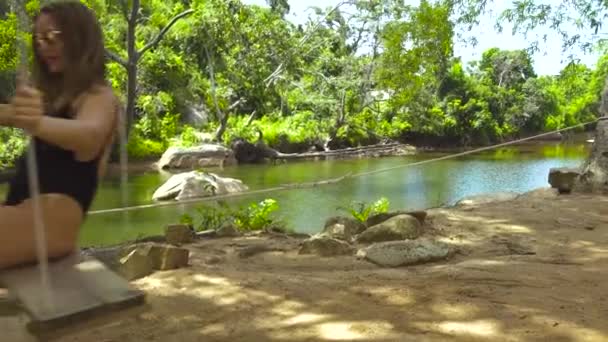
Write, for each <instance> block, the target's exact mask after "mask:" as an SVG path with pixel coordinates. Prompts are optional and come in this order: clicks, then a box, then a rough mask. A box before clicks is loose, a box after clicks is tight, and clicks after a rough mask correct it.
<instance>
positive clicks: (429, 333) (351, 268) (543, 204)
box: [59, 192, 608, 342]
mask: <svg viewBox="0 0 608 342" xmlns="http://www.w3.org/2000/svg"><path fill="white" fill-rule="evenodd" d="M543 194H544V195H543ZM428 214H429V216H428V217H427V224H426V225H427V233H426V234H427V235H432V236H436V238H437V239H441V240H442V241H446V242H449V243H451V244H454V245H455V246H456V247H457V248H458V250H459V252H458V253H456V255H454V256H453V257H452V258H451V259H450V260H448V261H442V262H435V263H431V264H424V265H417V266H409V267H400V268H380V267H378V266H376V265H373V264H371V263H369V262H366V261H363V260H357V259H356V257H355V256H343V257H334V258H321V257H316V256H303V255H298V253H297V246H298V243H299V241H300V240H298V239H297V238H293V237H289V238H288V237H284V236H257V237H242V238H234V239H230V238H225V239H214V240H207V241H200V242H197V243H196V244H193V245H190V246H188V248H190V249H191V251H192V254H191V264H192V265H191V267H189V268H186V269H181V270H176V271H165V272H157V273H155V274H153V275H151V276H149V277H146V278H143V279H139V280H137V281H135V282H134V283H133V284H134V285H135V286H136V287H138V288H140V289H142V290H145V291H146V293H147V296H148V297H147V305H146V306H145V307H143V308H139V309H137V311H133V312H125V313H122V314H119V315H117V316H114V321H112V322H104V323H103V324H98V325H96V326H94V327H88V328H82V329H75V330H74V331H72V332H71V333H69V334H67V335H64V336H63V337H62V338H60V339H59V341H70V342H74V341H83V342H84V341H87V342H88V341H98V342H127V341H167V342H170V341H206V342H211V341H230V342H237V341H276V342H279V341H285V342H287V341H291V342H299V341H379V342H385V341H386V342H388V341H417V342H426V341H467V342H473V341H518V342H519V341H552V342H560V341H581V342H582V341H608V323H607V322H608V321H607V320H608V287H607V286H608V285H607V283H608V197H602V196H592V195H578V194H577V195H563V196H559V197H556V196H549V195H547V193H546V192H540V193H537V194H536V195H529V196H524V197H521V198H519V199H517V200H514V201H509V202H502V203H490V204H483V205H479V206H472V207H455V208H441V209H432V210H429V211H428ZM260 245H263V246H265V247H266V248H268V247H271V248H274V249H276V250H274V251H271V252H265V253H259V254H255V255H249V254H248V253H247V251H252V250H255V249H256V248H257V247H251V246H260ZM243 251H245V252H243Z"/></svg>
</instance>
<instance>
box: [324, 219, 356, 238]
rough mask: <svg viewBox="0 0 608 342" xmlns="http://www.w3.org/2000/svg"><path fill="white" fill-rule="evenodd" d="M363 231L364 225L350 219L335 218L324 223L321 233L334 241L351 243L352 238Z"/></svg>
mask: <svg viewBox="0 0 608 342" xmlns="http://www.w3.org/2000/svg"><path fill="white" fill-rule="evenodd" d="M364 230H365V225H364V224H363V223H361V222H359V221H358V220H356V219H354V218H351V217H343V216H335V217H330V218H328V219H327V220H326V221H325V226H324V228H323V233H325V234H326V235H329V236H331V237H334V238H336V239H340V240H344V241H351V240H352V238H353V236H355V235H357V234H359V233H361V232H362V231H364Z"/></svg>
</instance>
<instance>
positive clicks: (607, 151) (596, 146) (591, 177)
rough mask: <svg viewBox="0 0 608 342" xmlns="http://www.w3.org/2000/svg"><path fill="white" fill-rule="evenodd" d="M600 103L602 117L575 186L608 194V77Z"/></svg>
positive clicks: (580, 189) (583, 189) (577, 188)
mask: <svg viewBox="0 0 608 342" xmlns="http://www.w3.org/2000/svg"><path fill="white" fill-rule="evenodd" d="M600 103H601V105H600V113H601V115H602V118H601V119H600V121H599V122H598V123H597V125H596V127H595V136H594V139H593V146H592V147H591V153H590V154H589V158H588V159H587V160H586V161H585V163H584V164H583V166H582V171H581V176H580V177H579V178H578V180H577V182H576V185H575V187H576V190H577V191H584V192H594V193H601V194H606V193H608V79H606V82H605V84H604V90H603V91H602V101H601V102H600Z"/></svg>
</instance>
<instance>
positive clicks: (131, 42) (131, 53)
mask: <svg viewBox="0 0 608 342" xmlns="http://www.w3.org/2000/svg"><path fill="white" fill-rule="evenodd" d="M138 13H139V0H133V3H132V5H131V14H130V15H129V17H128V26H127V56H128V57H127V58H128V61H127V65H126V68H127V108H126V114H127V122H126V125H127V135H128V134H129V132H131V127H132V125H133V122H135V99H136V98H137V62H138V59H139V56H138V53H137V50H136V48H135V29H136V28H137V14H138Z"/></svg>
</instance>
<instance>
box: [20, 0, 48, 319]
mask: <svg viewBox="0 0 608 342" xmlns="http://www.w3.org/2000/svg"><path fill="white" fill-rule="evenodd" d="M21 2H22V3H19V0H15V13H17V22H18V24H19V28H18V30H17V52H18V55H19V71H18V75H19V76H18V77H19V78H20V81H21V82H26V81H27V80H28V73H27V69H28V67H27V64H28V54H27V47H26V44H25V42H24V41H23V37H22V34H23V33H24V32H27V31H28V24H27V23H28V20H27V13H26V12H25V2H24V0H21ZM27 169H28V184H29V191H30V197H31V200H32V209H33V215H34V227H33V228H34V238H35V240H36V241H35V242H36V256H37V258H38V269H39V271H40V282H41V283H42V289H43V291H44V294H43V296H42V298H43V303H42V304H43V305H45V306H46V307H47V308H51V307H52V306H53V302H52V296H51V284H50V277H49V262H48V251H47V240H46V232H45V226H44V219H43V216H42V207H41V205H40V186H39V180H38V163H37V162H36V146H35V140H34V137H30V144H29V150H28V151H27Z"/></svg>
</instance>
